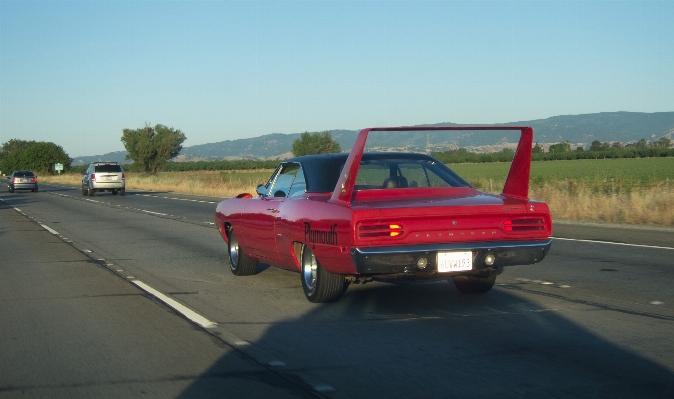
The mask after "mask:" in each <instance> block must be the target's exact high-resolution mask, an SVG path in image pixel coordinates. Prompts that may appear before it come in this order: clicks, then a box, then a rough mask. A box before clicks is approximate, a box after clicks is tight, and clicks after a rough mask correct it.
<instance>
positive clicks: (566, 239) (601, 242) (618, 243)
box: [552, 237, 674, 249]
mask: <svg viewBox="0 0 674 399" xmlns="http://www.w3.org/2000/svg"><path fill="white" fill-rule="evenodd" d="M552 238H553V239H555V240H563V241H579V242H593V243H596V244H611V245H623V246H626V247H641V248H655V249H674V248H672V247H658V246H656V245H641V244H627V243H624V242H611V241H597V240H581V239H579V238H560V237H552Z"/></svg>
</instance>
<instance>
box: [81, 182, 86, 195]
mask: <svg viewBox="0 0 674 399" xmlns="http://www.w3.org/2000/svg"><path fill="white" fill-rule="evenodd" d="M85 195H87V189H86V188H84V184H82V196H85Z"/></svg>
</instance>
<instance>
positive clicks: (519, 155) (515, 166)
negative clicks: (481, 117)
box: [330, 126, 534, 204]
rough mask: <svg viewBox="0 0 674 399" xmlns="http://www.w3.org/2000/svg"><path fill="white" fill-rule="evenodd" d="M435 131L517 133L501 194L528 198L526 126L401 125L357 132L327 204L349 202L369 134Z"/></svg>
mask: <svg viewBox="0 0 674 399" xmlns="http://www.w3.org/2000/svg"><path fill="white" fill-rule="evenodd" d="M436 130H519V131H520V132H521V134H520V141H519V143H518V144H517V150H515V157H514V158H513V162H512V164H511V165H510V171H509V172H508V177H507V178H506V182H505V185H504V186H503V192H502V194H503V195H505V196H508V197H515V198H521V199H529V176H530V173H531V147H532V145H533V141H534V129H533V128H531V127H528V126H401V127H373V128H368V129H363V130H361V131H360V133H358V137H357V138H356V142H355V143H354V144H353V148H352V149H351V153H350V154H349V157H348V158H347V160H346V164H345V165H344V169H343V170H342V174H341V175H340V176H339V180H338V181H337V186H336V187H335V190H334V191H333V192H332V197H331V198H330V201H332V202H341V203H345V204H349V203H351V198H352V197H353V190H354V186H355V184H356V176H358V168H359V167H360V161H361V158H362V157H363V152H364V151H365V142H366V141H367V136H368V134H369V133H370V132H375V131H379V132H381V131H386V132H403V131H404V132H410V131H436Z"/></svg>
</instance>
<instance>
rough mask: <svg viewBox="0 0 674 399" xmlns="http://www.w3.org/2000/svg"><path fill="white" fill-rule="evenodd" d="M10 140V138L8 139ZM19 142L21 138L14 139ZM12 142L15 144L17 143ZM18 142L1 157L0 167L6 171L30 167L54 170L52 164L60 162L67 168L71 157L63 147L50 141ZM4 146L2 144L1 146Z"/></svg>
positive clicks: (31, 168) (37, 169)
mask: <svg viewBox="0 0 674 399" xmlns="http://www.w3.org/2000/svg"><path fill="white" fill-rule="evenodd" d="M10 141H11V140H10ZM15 141H16V142H20V141H22V140H15ZM16 142H15V143H14V144H17V143H16ZM24 143H26V144H25V145H23V144H21V143H19V144H20V145H18V146H16V147H15V149H14V150H13V151H11V152H10V153H9V154H8V155H7V156H6V157H4V158H3V159H2V164H1V165H0V168H1V169H2V170H3V171H7V173H9V172H11V171H13V170H19V169H30V170H33V171H39V172H43V173H44V172H47V173H53V172H54V164H56V163H61V164H63V168H64V169H65V170H68V169H69V168H70V163H71V162H72V159H71V158H70V157H69V156H68V154H67V153H66V152H65V151H64V150H63V147H61V146H60V145H56V144H54V143H50V142H44V141H39V142H35V141H30V142H24ZM4 147H5V146H4V145H3V148H4Z"/></svg>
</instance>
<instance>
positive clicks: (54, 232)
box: [40, 224, 60, 236]
mask: <svg viewBox="0 0 674 399" xmlns="http://www.w3.org/2000/svg"><path fill="white" fill-rule="evenodd" d="M40 226H42V228H43V229H45V230H47V231H48V232H50V233H52V234H53V235H56V236H57V235H59V234H60V233H59V232H58V231H56V230H54V229H52V228H51V227H49V226H47V225H46V224H40Z"/></svg>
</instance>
